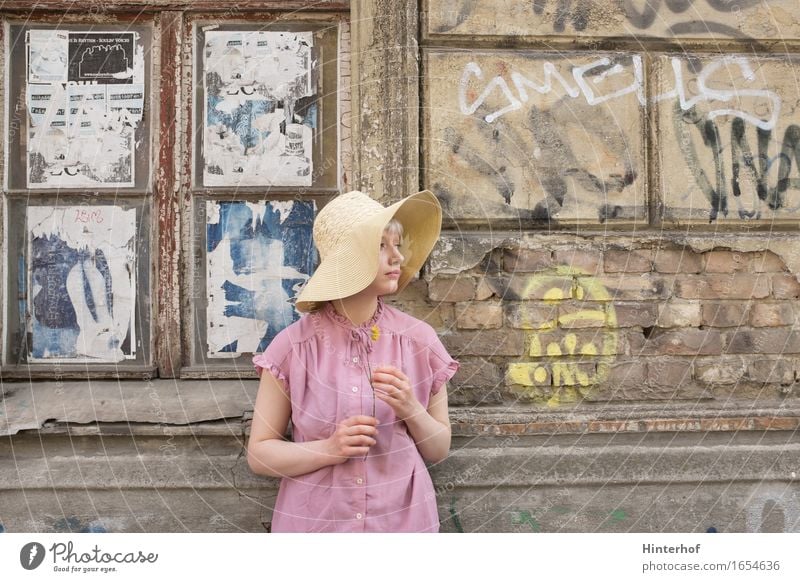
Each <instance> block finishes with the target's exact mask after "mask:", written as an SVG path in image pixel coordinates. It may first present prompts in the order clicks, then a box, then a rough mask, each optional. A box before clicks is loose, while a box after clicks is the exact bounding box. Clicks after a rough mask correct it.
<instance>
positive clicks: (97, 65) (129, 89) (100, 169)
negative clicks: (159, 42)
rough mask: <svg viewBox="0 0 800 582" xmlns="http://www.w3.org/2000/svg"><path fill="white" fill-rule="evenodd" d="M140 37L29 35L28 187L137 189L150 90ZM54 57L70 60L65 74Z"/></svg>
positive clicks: (129, 34)
mask: <svg viewBox="0 0 800 582" xmlns="http://www.w3.org/2000/svg"><path fill="white" fill-rule="evenodd" d="M138 38H139V36H138V34H137V33H135V32H105V33H94V32H92V33H86V32H70V31H63V30H60V31H53V30H30V31H28V34H27V36H26V42H27V43H28V44H27V46H28V84H27V88H26V102H27V105H28V140H27V153H28V173H27V185H28V188H81V187H94V186H115V187H123V186H133V185H134V180H135V152H134V148H135V145H134V144H135V135H134V134H135V131H136V127H137V126H138V125H139V123H141V121H142V117H143V112H144V91H145V87H144V47H143V46H142V45H141V44H140V43H139V41H138ZM55 54H58V55H61V56H64V55H67V56H68V60H67V59H66V57H65V59H64V63H63V66H62V67H61V69H58V67H57V66H56V65H55V64H54V63H55V62H57V61H58V62H60V60H59V59H57V58H56V57H55V56H53V55H55ZM46 56H47V57H46ZM59 58H60V57H59Z"/></svg>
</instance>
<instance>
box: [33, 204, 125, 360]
mask: <svg viewBox="0 0 800 582" xmlns="http://www.w3.org/2000/svg"><path fill="white" fill-rule="evenodd" d="M27 233H28V257H27V264H28V270H27V277H28V289H30V294H29V295H28V321H29V322H30V323H29V329H28V333H29V334H30V337H31V346H30V354H29V356H28V361H30V362H37V361H46V362H56V361H63V362H120V361H123V360H125V359H132V358H135V357H136V333H135V331H136V326H135V320H134V314H135V297H136V275H135V273H136V210H135V209H124V208H121V207H119V206H30V207H28V216H27Z"/></svg>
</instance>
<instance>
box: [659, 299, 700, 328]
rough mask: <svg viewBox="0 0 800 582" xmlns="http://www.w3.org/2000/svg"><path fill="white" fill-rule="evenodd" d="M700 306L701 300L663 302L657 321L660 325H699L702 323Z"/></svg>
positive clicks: (660, 305)
mask: <svg viewBox="0 0 800 582" xmlns="http://www.w3.org/2000/svg"><path fill="white" fill-rule="evenodd" d="M700 307H701V304H700V303H699V302H693V303H673V302H669V303H661V304H659V306H658V309H659V312H658V319H657V322H656V323H657V325H658V326H659V327H697V326H699V325H700Z"/></svg>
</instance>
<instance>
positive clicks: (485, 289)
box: [475, 277, 494, 301]
mask: <svg viewBox="0 0 800 582" xmlns="http://www.w3.org/2000/svg"><path fill="white" fill-rule="evenodd" d="M490 297H494V291H493V290H492V288H491V287H490V286H489V284H488V283H487V282H486V279H485V278H484V277H480V278H479V279H478V285H477V288H476V289H475V299H476V300H477V301H485V300H487V299H489V298H490Z"/></svg>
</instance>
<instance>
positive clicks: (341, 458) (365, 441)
mask: <svg viewBox="0 0 800 582" xmlns="http://www.w3.org/2000/svg"><path fill="white" fill-rule="evenodd" d="M377 424H378V419H377V418H375V417H373V416H365V415H358V416H351V417H349V418H346V419H344V420H343V421H342V422H340V423H339V425H338V426H337V427H336V431H335V432H334V433H333V434H332V435H331V436H330V437H329V438H328V439H327V441H328V450H329V452H330V454H331V455H332V456H334V457H336V461H335V464H339V463H344V462H345V461H347V459H349V458H350V457H363V456H364V455H366V454H367V453H368V452H369V448H370V447H371V446H372V445H374V444H375V443H376V442H377V441H376V440H375V439H374V438H373V437H374V436H375V435H377V434H378V429H377V428H376V426H377Z"/></svg>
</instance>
